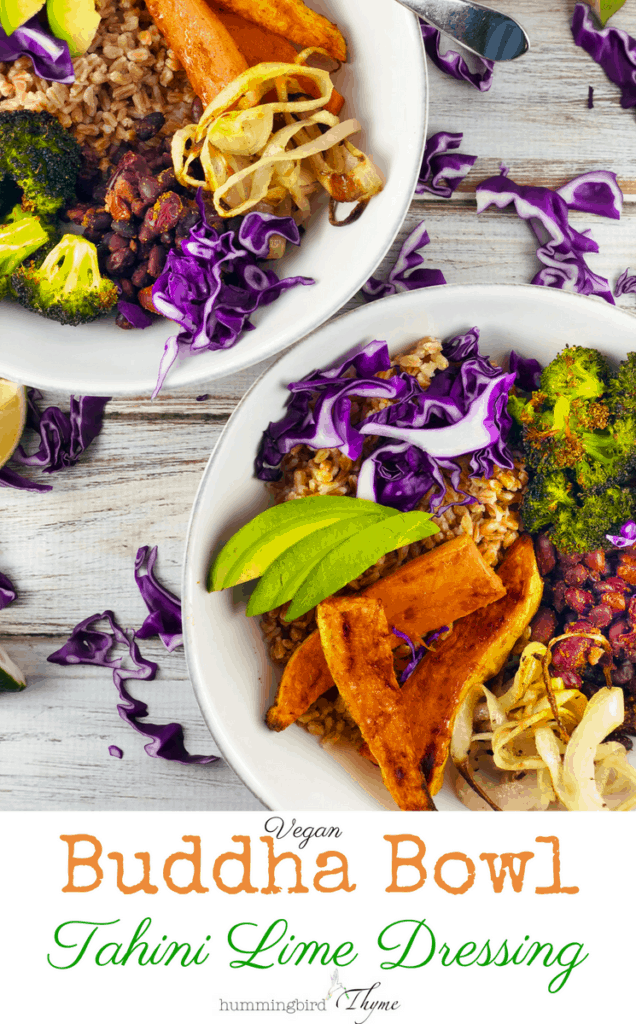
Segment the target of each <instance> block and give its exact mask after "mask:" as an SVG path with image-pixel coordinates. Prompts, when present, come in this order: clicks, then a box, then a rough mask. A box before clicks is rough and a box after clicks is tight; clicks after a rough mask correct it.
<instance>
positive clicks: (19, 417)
mask: <svg viewBox="0 0 636 1024" xmlns="http://www.w3.org/2000/svg"><path fill="white" fill-rule="evenodd" d="M26 412H27V403H26V388H25V387H24V385H22V384H13V383H12V382H11V381H10V380H3V379H2V378H0V467H2V466H4V464H5V462H8V461H9V459H10V458H11V456H12V455H13V453H14V451H15V449H16V448H17V446H18V442H19V440H20V438H21V437H22V431H23V430H24V423H25V420H26Z"/></svg>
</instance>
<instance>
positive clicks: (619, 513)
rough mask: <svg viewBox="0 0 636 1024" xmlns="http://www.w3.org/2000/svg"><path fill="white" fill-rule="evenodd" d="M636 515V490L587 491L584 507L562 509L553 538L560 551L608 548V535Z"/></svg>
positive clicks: (551, 538) (551, 534)
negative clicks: (591, 492) (600, 492)
mask: <svg viewBox="0 0 636 1024" xmlns="http://www.w3.org/2000/svg"><path fill="white" fill-rule="evenodd" d="M635 515H636V496H635V495H634V491H633V490H632V489H631V488H627V487H623V488H621V487H609V488H608V489H607V490H606V491H603V493H602V494H586V495H585V497H584V499H583V501H582V503H581V505H580V507H577V506H576V505H573V506H571V507H568V508H564V507H562V508H560V509H559V510H558V511H557V514H556V518H555V519H554V520H553V523H552V529H551V531H550V540H551V541H552V542H553V543H554V544H556V546H557V548H558V549H559V551H565V552H581V551H596V550H598V549H599V548H605V549H606V550H607V549H609V548H611V546H612V545H611V543H610V542H609V541H608V540H607V536H606V534H608V533H609V534H615V533H618V532H619V530H620V527H621V526H622V525H623V523H625V522H627V520H629V519H633V518H634V516H635ZM524 522H525V519H524Z"/></svg>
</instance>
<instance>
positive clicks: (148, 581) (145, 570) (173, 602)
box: [47, 547, 219, 765]
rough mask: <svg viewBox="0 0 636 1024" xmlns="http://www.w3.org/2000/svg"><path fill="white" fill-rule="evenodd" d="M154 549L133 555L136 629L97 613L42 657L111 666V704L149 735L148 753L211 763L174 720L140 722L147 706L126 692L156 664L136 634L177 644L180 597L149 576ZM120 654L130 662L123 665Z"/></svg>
mask: <svg viewBox="0 0 636 1024" xmlns="http://www.w3.org/2000/svg"><path fill="white" fill-rule="evenodd" d="M156 554H157V549H156V548H152V549H150V548H148V547H142V548H140V549H139V551H138V552H137V557H136V560H135V580H136V582H137V585H138V587H139V589H140V592H141V594H142V597H143V599H144V602H145V603H146V607H147V608H148V611H149V612H150V615H149V616H148V618H147V619H146V620H145V622H144V624H143V625H142V626H141V627H140V629H138V630H136V631H134V630H124V629H122V628H121V626H120V625H119V624H118V622H117V620H116V619H115V616H114V613H113V612H112V611H105V612H101V613H99V612H98V613H97V614H96V615H90V616H89V617H88V618H87V619H84V620H83V621H82V622H80V623H79V624H78V625H77V626H76V627H75V629H74V630H73V632H72V633H71V635H70V637H69V639H68V640H67V641H66V643H65V644H64V645H63V647H61V648H60V649H59V650H58V651H54V652H53V654H50V655H49V657H48V659H47V661H50V662H53V663H54V664H56V665H66V666H71V665H99V666H101V667H103V668H108V669H111V670H112V673H113V683H114V684H115V688H116V690H117V693H118V695H119V698H120V700H121V704H118V705H117V711H118V712H119V716H120V718H122V719H123V721H125V722H128V724H129V725H131V726H132V727H133V729H135V730H136V731H137V732H139V733H141V735H142V736H146V737H150V743H147V744H146V746H145V747H144V750H145V751H146V753H147V754H149V755H150V757H160V758H163V759H164V760H167V761H178V762H179V763H180V764H204V765H205V764H214V763H215V762H217V761H219V758H218V757H216V756H215V755H213V754H210V755H204V754H189V753H188V751H187V750H186V748H185V744H184V737H183V726H182V725H180V724H179V723H178V722H170V723H169V724H168V725H154V724H153V723H152V722H146V721H143V719H145V718H147V716H148V705H147V704H146V703H144V701H141V700H137V699H136V698H134V697H132V696H131V694H130V693H129V692H128V690H127V689H126V683H127V681H128V680H130V679H143V680H151V679H154V678H155V676H156V674H157V669H158V667H159V666H158V665H157V663H156V662H154V661H149V660H148V659H147V658H144V657H143V656H142V654H141V652H140V650H139V647H138V645H137V639H144V638H146V637H150V636H157V635H159V636H160V637H161V639H162V641H163V643H164V645H165V646H166V648H167V649H168V650H170V651H172V650H174V649H175V647H176V646H178V643H177V642H175V641H177V640H178V642H181V636H180V633H179V634H176V633H174V632H171V631H172V630H173V629H175V628H176V627H177V626H178V627H179V629H180V626H181V606H180V602H179V600H178V598H176V597H175V596H174V594H171V593H170V592H169V591H167V590H166V589H165V588H164V587H162V586H161V584H159V583H158V582H157V580H156V578H155V577H154V572H153V570H154V563H155V559H156ZM99 622H104V624H105V625H106V626H107V627H108V629H97V628H96V624H97V623H99ZM142 634H143V635H142ZM117 644H121V645H122V646H123V648H124V653H123V654H122V655H117V653H116V651H115V650H114V649H115V647H116V645H117ZM126 656H127V658H128V660H129V662H130V663H131V667H126V666H125V665H124V660H125V659H126ZM110 749H111V748H109V752H110ZM115 749H119V748H115ZM115 756H119V755H115Z"/></svg>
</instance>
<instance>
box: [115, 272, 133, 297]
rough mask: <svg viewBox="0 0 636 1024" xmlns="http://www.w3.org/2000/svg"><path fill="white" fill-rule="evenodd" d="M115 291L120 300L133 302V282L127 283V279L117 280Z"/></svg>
mask: <svg viewBox="0 0 636 1024" xmlns="http://www.w3.org/2000/svg"><path fill="white" fill-rule="evenodd" d="M117 290H118V292H119V295H120V297H121V298H123V299H128V301H129V302H132V301H134V299H135V296H136V292H135V289H134V288H133V282H131V281H129V280H128V278H127V277H120V278H119V280H118V281H117Z"/></svg>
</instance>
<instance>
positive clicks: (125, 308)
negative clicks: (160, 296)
mask: <svg viewBox="0 0 636 1024" xmlns="http://www.w3.org/2000/svg"><path fill="white" fill-rule="evenodd" d="M117 309H118V310H119V312H120V313H121V314H122V316H125V317H126V320H127V321H128V323H129V324H130V326H131V327H135V328H136V329H137V330H140V331H143V330H145V329H146V327H150V326H151V324H152V322H153V320H152V317H151V315H150V313H148V312H146V310H145V309H142V307H141V306H139V305H137V303H136V302H127V300H126V299H120V300H119V302H118V303H117Z"/></svg>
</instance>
